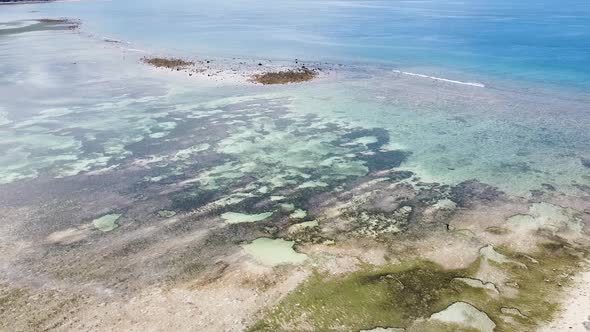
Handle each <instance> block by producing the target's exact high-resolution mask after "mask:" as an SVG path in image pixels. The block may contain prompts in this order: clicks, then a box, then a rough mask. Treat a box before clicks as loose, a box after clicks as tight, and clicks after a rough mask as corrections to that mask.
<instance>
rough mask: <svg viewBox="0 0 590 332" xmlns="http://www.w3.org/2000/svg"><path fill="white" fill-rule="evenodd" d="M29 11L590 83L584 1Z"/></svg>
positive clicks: (154, 35)
mask: <svg viewBox="0 0 590 332" xmlns="http://www.w3.org/2000/svg"><path fill="white" fill-rule="evenodd" d="M32 10H33V11H37V12H36V13H27V12H28V11H32ZM25 14H26V15H29V16H30V15H38V16H41V17H43V16H58V17H61V16H66V17H76V18H80V19H81V20H83V22H84V30H85V31H88V32H92V33H97V34H99V35H106V36H109V37H113V38H118V39H122V40H127V41H131V42H133V43H135V44H136V45H138V46H140V47H143V48H146V49H150V50H167V51H170V50H174V51H175V52H177V53H185V54H201V55H208V56H228V55H231V56H250V57H262V58H284V59H293V58H303V59H307V60H329V61H345V62H346V61H347V62H352V61H359V62H364V63H366V62H373V63H377V62H379V63H388V64H392V65H396V66H400V67H402V68H403V67H413V66H419V67H425V66H430V67H433V68H431V74H432V73H436V72H440V71H443V69H442V68H444V70H450V69H454V70H459V71H461V72H463V74H464V75H466V76H470V77H478V78H479V77H482V76H484V77H485V76H486V75H493V76H494V77H499V78H502V79H513V80H518V81H521V80H523V81H531V82H537V83H551V84H554V85H561V86H570V87H577V88H580V89H588V88H590V85H589V84H590V69H589V68H590V56H589V54H590V3H588V2H587V1H583V0H565V1H559V2H555V1H548V0H524V1H518V2H514V1H510V0H498V1H487V0H475V1H468V2H463V1H443V0H432V1H417V0H415V1H384V0H366V1H357V0H325V1H312V0H287V1H280V2H276V1H269V0H262V1H254V0H246V1H227V0H225V1H204V0H197V1H193V0H190V1H189V0H181V1H175V2H174V3H173V4H171V3H170V2H168V1H149V2H145V1H138V0H128V1H92V0H91V1H80V2H64V3H53V4H49V5H30V6H22V7H14V6H13V7H6V6H5V7H3V8H2V9H1V11H0V17H10V16H11V15H14V16H18V17H22V16H23V15H25Z"/></svg>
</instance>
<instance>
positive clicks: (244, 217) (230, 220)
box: [221, 212, 272, 224]
mask: <svg viewBox="0 0 590 332" xmlns="http://www.w3.org/2000/svg"><path fill="white" fill-rule="evenodd" d="M271 215H272V212H263V213H258V214H246V213H238V212H226V213H224V214H222V215H221V218H223V219H224V220H225V223H226V224H239V223H243V222H256V221H261V220H264V219H266V218H268V217H270V216H271Z"/></svg>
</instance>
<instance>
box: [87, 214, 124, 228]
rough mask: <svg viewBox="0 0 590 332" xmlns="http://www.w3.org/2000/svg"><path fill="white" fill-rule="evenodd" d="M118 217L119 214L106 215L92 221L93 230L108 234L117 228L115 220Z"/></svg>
mask: <svg viewBox="0 0 590 332" xmlns="http://www.w3.org/2000/svg"><path fill="white" fill-rule="evenodd" d="M120 217H121V215H120V214H115V213H113V214H107V215H104V216H102V217H100V218H97V219H94V220H93V221H92V225H94V228H96V229H98V230H99V231H101V232H110V231H112V230H113V229H115V228H117V227H119V225H117V220H119V218H120Z"/></svg>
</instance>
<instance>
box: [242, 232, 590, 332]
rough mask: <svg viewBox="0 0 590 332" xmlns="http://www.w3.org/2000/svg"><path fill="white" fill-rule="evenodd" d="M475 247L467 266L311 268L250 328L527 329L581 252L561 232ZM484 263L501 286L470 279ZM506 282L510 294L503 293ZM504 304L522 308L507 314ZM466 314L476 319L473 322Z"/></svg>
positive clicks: (552, 306)
mask: <svg viewBox="0 0 590 332" xmlns="http://www.w3.org/2000/svg"><path fill="white" fill-rule="evenodd" d="M482 249H483V250H482V251H483V253H482V255H481V258H480V259H478V260H476V261H475V262H474V263H473V264H472V265H471V266H469V267H468V268H466V269H457V270H444V269H443V268H441V267H440V266H438V265H436V264H434V263H432V262H428V261H414V262H406V263H402V264H399V265H390V266H384V267H378V268H376V267H364V268H362V269H361V270H359V271H356V272H353V273H350V274H348V275H339V276H332V275H324V274H321V273H319V272H315V273H314V274H313V275H312V276H311V277H310V279H308V280H307V281H306V282H304V283H303V284H302V285H301V286H299V287H298V288H297V289H296V290H295V291H293V292H292V293H291V294H289V295H288V296H287V297H285V299H283V301H282V302H281V303H279V305H277V306H276V307H275V308H272V309H269V310H268V311H266V312H265V313H264V315H263V319H261V320H260V321H258V322H257V323H256V324H255V325H253V326H251V327H250V329H249V330H250V331H300V330H301V331H333V330H346V331H356V330H363V329H372V328H374V327H378V326H384V327H386V326H391V327H401V328H406V329H407V331H421V332H424V331H481V330H486V331H491V330H493V331H496V332H501V331H532V330H535V329H536V328H538V326H540V325H541V324H543V323H546V322H548V321H549V320H551V318H552V317H553V316H554V314H555V313H556V311H557V309H558V300H559V298H558V294H559V292H560V290H562V287H564V286H566V285H567V284H568V283H569V282H570V280H571V276H573V275H574V274H575V273H577V272H579V271H580V269H581V267H580V266H579V263H580V262H581V260H582V259H583V257H584V255H585V252H584V251H582V250H581V249H579V248H575V247H573V246H571V245H569V244H568V243H567V242H565V241H564V240H561V239H560V238H552V239H551V241H550V242H546V243H544V244H542V245H539V247H538V250H536V251H535V252H533V253H527V254H523V253H519V252H514V251H510V250H508V249H506V248H503V247H498V248H493V247H491V246H485V247H483V248H482ZM484 262H487V264H491V265H493V266H494V268H496V269H499V271H501V273H503V274H505V275H506V277H507V279H506V280H505V282H504V283H503V284H501V285H494V284H492V283H490V282H489V281H486V280H485V275H484V276H482V278H484V279H476V278H475V277H474V275H475V274H476V272H477V271H478V270H479V269H480V267H481V266H483V265H482V264H483V263H484ZM507 286H509V287H511V288H513V289H515V292H514V293H510V292H509V293H504V289H505V287H507ZM457 303H460V304H457ZM463 303H464V304H463ZM453 305H455V306H454V307H453ZM449 308H450V309H452V310H450V311H448V309H449ZM502 308H504V310H502ZM505 308H511V310H512V311H514V312H516V311H517V312H518V313H521V314H519V315H508V316H507V314H506V312H507V311H506V309H505ZM445 310H447V311H445ZM476 310H477V311H476ZM437 313H438V314H437ZM471 316H474V317H479V319H478V321H479V322H478V323H477V324H476V325H477V326H476V325H473V324H475V323H473V321H472V320H470V319H469V317H471ZM441 318H442V319H441ZM463 320H465V321H463Z"/></svg>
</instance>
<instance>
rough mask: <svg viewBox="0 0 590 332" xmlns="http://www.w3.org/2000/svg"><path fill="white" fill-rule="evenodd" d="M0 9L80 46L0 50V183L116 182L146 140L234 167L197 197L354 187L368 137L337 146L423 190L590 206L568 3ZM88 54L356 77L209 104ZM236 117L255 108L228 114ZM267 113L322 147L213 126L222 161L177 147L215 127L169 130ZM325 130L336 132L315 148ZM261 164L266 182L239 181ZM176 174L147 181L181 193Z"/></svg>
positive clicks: (124, 63) (40, 42)
mask: <svg viewBox="0 0 590 332" xmlns="http://www.w3.org/2000/svg"><path fill="white" fill-rule="evenodd" d="M0 9H1V10H2V11H1V12H0V18H2V19H3V20H4V21H9V20H14V19H24V18H32V17H73V18H80V19H81V20H82V21H83V28H82V31H83V33H82V34H76V33H63V32H59V33H52V32H34V33H26V34H20V35H9V36H0V49H1V50H2V51H3V52H2V53H1V54H0V58H1V60H2V61H0V72H1V73H2V74H3V75H2V76H1V77H0V87H1V88H2V89H1V90H0V97H1V100H2V103H1V104H0V139H1V140H2V147H3V149H4V151H5V152H6V153H4V154H3V155H1V156H0V165H1V166H2V170H1V171H0V183H5V184H8V183H14V182H18V181H24V180H27V179H35V178H38V177H44V176H51V177H58V178H59V177H68V176H73V175H77V174H86V173H88V172H96V171H101V172H103V171H108V170H116V169H118V167H119V168H120V167H123V166H121V165H126V164H129V163H132V162H133V160H134V158H137V159H141V160H143V159H145V157H146V153H148V152H150V151H147V152H146V151H138V150H137V149H138V148H137V146H142V144H148V143H145V142H151V141H152V140H161V142H162V143H161V144H163V145H164V146H167V147H168V149H171V150H178V151H177V152H178V153H179V156H185V155H186V156H191V157H190V158H193V159H194V160H197V161H199V157H198V156H199V153H201V152H203V151H210V150H215V151H216V152H217V153H223V154H225V155H230V156H232V157H233V158H236V160H238V161H239V162H234V163H230V164H223V163H222V164H220V165H217V166H216V167H217V168H215V167H214V168H212V169H210V170H208V171H207V172H206V173H204V174H201V180H199V181H201V182H202V184H204V185H205V182H206V181H212V182H211V183H215V182H216V181H217V182H219V181H222V182H223V181H226V182H227V181H235V179H236V178H239V174H242V175H243V174H250V173H255V174H258V175H259V176H260V177H261V178H262V179H264V181H266V182H264V181H262V180H261V181H262V182H263V183H267V185H268V183H271V184H276V182H277V181H278V182H281V181H288V180H285V179H283V178H281V177H284V176H287V175H285V174H290V173H289V172H293V169H298V168H299V167H302V166H301V165H304V166H305V167H311V166H313V165H320V166H321V167H325V168H326V172H327V174H325V175H323V176H326V177H327V178H330V179H332V180H333V179H335V178H338V177H339V176H340V177H342V176H344V177H347V176H361V175H364V174H365V173H366V172H367V171H368V169H367V167H366V163H365V162H364V161H362V160H366V158H365V157H363V158H365V159H361V160H358V159H354V158H357V157H350V155H354V154H355V153H359V149H360V147H362V146H368V145H370V144H371V140H373V139H377V138H375V137H373V136H372V134H367V136H366V137H364V138H362V140H366V142H365V141H362V140H361V141H359V142H357V143H354V144H357V146H354V144H353V145H352V146H351V145H346V146H344V147H339V146H337V145H334V144H333V142H334V141H335V140H336V137H338V135H341V134H342V133H343V132H346V131H354V130H356V129H358V128H365V129H367V128H369V129H371V130H372V129H374V128H377V129H379V130H383V131H385V132H387V133H388V135H389V142H388V143H387V145H386V146H385V147H384V149H386V150H401V151H404V152H405V153H407V159H406V160H405V161H404V162H403V163H402V165H401V167H402V168H404V169H407V170H411V171H414V172H416V173H417V175H418V176H419V177H420V178H421V179H422V180H424V181H434V182H443V183H458V182H460V181H464V180H469V179H478V180H480V181H483V182H486V183H489V184H492V185H495V186H498V187H500V188H501V189H502V190H505V191H507V192H510V193H512V194H517V195H522V196H527V195H530V194H531V191H532V190H538V189H545V190H547V188H555V189H557V190H559V191H562V192H565V193H569V194H576V195H587V194H588V191H590V187H589V186H590V174H589V170H590V168H588V167H586V166H584V161H585V160H587V159H590V148H589V146H588V142H590V133H589V131H588V130H587V129H588V128H590V111H589V109H588V105H589V100H590V99H589V97H588V93H587V90H585V87H586V86H587V85H588V82H589V74H588V68H590V67H589V66H587V64H588V61H589V59H588V58H587V54H588V53H587V51H588V46H589V45H588V44H589V38H590V37H589V36H588V31H589V29H586V28H587V27H588V24H589V23H588V22H589V21H590V20H587V18H588V17H589V15H588V6H587V5H586V4H585V3H582V2H579V1H578V2H576V1H571V3H568V5H565V4H563V3H562V4H560V5H559V6H558V7H557V5H552V4H548V3H544V2H542V3H541V2H532V1H526V2H522V3H519V4H517V5H515V4H511V5H509V4H508V3H507V2H504V1H499V2H494V3H493V4H490V3H488V2H472V3H470V4H465V3H455V2H450V3H449V2H444V3H443V2H441V1H432V2H424V1H403V2H383V1H370V2H352V1H324V2H311V1H299V2H294V1H287V2H284V3H281V5H277V4H270V3H266V2H248V1H246V2H240V3H239V4H238V3H234V2H231V3H230V2H227V3H226V2H219V3H202V2H198V1H197V2H182V1H181V2H177V3H175V6H170V4H169V3H164V2H163V1H162V2H150V3H149V4H147V5H146V4H145V3H143V4H140V3H139V2H136V1H121V2H102V1H82V2H67V3H52V4H43V5H26V6H4V7H1V8H0ZM97 36H98V37H101V38H102V37H109V38H117V39H122V40H126V41H129V42H130V43H131V46H130V47H131V48H142V49H145V50H148V51H153V52H162V53H165V54H180V55H199V54H205V55H212V56H224V57H227V56H231V55H238V56H241V57H246V58H247V57H253V58H270V59H292V58H294V57H300V58H306V59H311V60H320V59H324V60H330V61H342V62H345V63H347V64H357V67H355V68H356V69H355V70H352V71H346V73H342V74H341V75H340V74H339V75H338V76H337V79H336V80H332V79H330V80H326V81H320V82H314V83H311V84H304V85H290V86H280V87H265V88H261V87H253V86H250V87H247V86H242V87H224V88H218V87H213V86H209V85H207V84H206V83H202V82H200V83H198V82H186V81H182V82H179V81H176V80H173V79H169V78H167V77H166V76H165V75H164V76H162V75H156V74H154V73H153V72H152V71H151V70H150V68H146V67H144V66H139V65H137V59H138V57H139V56H141V53H137V52H131V51H129V50H126V49H125V48H120V47H119V46H118V45H112V44H109V43H105V42H104V41H102V39H101V38H95V37H97ZM73 64H75V65H73ZM392 69H396V70H402V71H408V72H414V73H421V74H425V75H435V76H439V77H445V78H448V79H451V80H461V81H474V82H481V83H482V84H484V85H485V87H480V86H470V85H461V84H455V83H449V82H442V81H436V80H432V79H429V78H424V77H416V76H409V75H404V74H400V73H398V72H394V71H393V70H392ZM258 99H260V103H258V102H252V101H251V100H258ZM244 100H246V101H250V103H254V104H253V105H254V106H252V105H250V104H248V105H245V106H244V105H242V104H241V103H242V102H243V101H244ZM277 104H280V105H281V106H280V107H279V108H280V109H281V110H283V109H286V110H288V114H287V115H284V116H285V119H284V120H282V121H287V122H289V121H295V120H292V118H293V117H294V118H295V119H297V120H296V123H299V122H301V123H306V122H305V121H303V120H302V119H306V118H307V117H313V119H314V120H313V122H314V124H313V126H312V127H310V128H312V129H313V128H316V127H317V128H316V129H314V130H318V133H317V134H313V132H306V134H305V135H303V136H301V135H300V136H298V134H297V133H298V131H297V130H295V129H294V132H293V133H289V134H286V133H284V132H282V129H281V125H279V124H278V123H274V122H272V121H271V122H270V123H267V122H258V121H254V123H252V124H250V125H247V126H245V127H240V121H239V120H235V121H234V120H231V117H232V115H229V114H228V115H227V116H228V117H227V118H226V119H225V120H224V121H227V123H226V125H227V128H230V129H231V130H234V131H235V132H234V135H233V136H232V137H228V138H227V139H226V140H225V141H223V142H226V143H223V144H222V143H219V144H220V145H215V144H213V143H211V144H209V143H207V144H200V145H198V146H192V147H184V146H182V145H181V144H180V143H174V142H181V141H182V135H189V136H190V137H193V136H194V135H198V133H199V131H200V130H201V131H203V130H204V131H205V132H207V130H210V128H211V127H215V126H214V124H216V123H218V121H220V120H219V119H218V120H213V122H211V123H207V120H203V124H202V127H199V128H195V129H194V132H192V131H188V132H186V129H184V127H183V126H186V123H187V122H190V123H192V121H194V120H191V119H194V118H196V117H197V115H194V114H192V115H191V114H189V115H187V114H185V113H186V112H189V113H190V112H196V111H197V110H199V109H201V108H203V107H205V109H207V110H208V112H209V111H210V112H215V111H216V110H215V109H214V108H215V107H222V108H224V109H225V108H228V109H231V110H235V109H240V108H241V107H244V112H251V111H253V112H255V113H260V112H262V113H265V112H266V111H268V110H274V109H275V108H276V107H278V106H277ZM204 105H205V106H204ZM265 107H267V108H268V109H265ZM178 112H180V114H176V113H178ZM175 114H176V115H175ZM261 121H262V120H261ZM265 121H266V120H265ZM297 121H299V122H297ZM306 121H307V120H306ZM309 121H311V120H309ZM336 124H338V125H337V126H338V128H339V129H338V131H337V132H330V131H327V130H326V128H331V126H336ZM308 125H309V123H308ZM251 126H254V127H251ZM175 128H183V129H182V130H177V129H175ZM253 128H254V129H253ZM355 128H356V129H355ZM260 132H266V135H264V136H263V137H261V136H260ZM168 135H172V136H174V137H171V136H168ZM175 135H176V136H175ZM363 142H364V143H363ZM367 142H368V143H367ZM352 143H353V142H351V144H352ZM150 144H151V143H150ZM347 144H348V143H347ZM148 145H149V144H148ZM233 145H235V147H233V148H232V146H233ZM143 149H144V150H145V149H147V148H145V147H144V148H143ZM187 149H188V150H187ZM148 150H149V149H148ZM349 150H350V151H349ZM365 152H366V151H365ZM173 155H174V154H173ZM334 155H336V156H339V157H338V158H337V159H333V158H335V157H334ZM147 156H149V158H152V157H153V158H156V157H157V156H156V155H155V154H147ZM157 158H159V157H157ZM175 158H177V160H176V161H179V160H180V161H182V160H184V159H183V158H180V157H175ZM347 158H348V159H347ZM185 159H186V158H185ZM349 159H350V160H349ZM335 160H337V162H335ZM261 161H263V162H262V163H263V164H264V166H260V165H258V166H253V165H257V164H258V163H260V162H261ZM140 162H145V160H143V161H140ZM190 165H191V164H190V163H188V164H186V165H184V166H177V167H176V168H167V169H165V171H164V170H163V171H162V172H161V173H154V174H152V176H151V178H149V179H148V180H149V181H155V182H158V181H160V180H162V179H165V178H167V177H178V176H180V175H181V174H183V172H187V169H188V168H190V167H192V166H190ZM272 165H282V166H281V167H278V168H276V167H274V166H272ZM193 166H194V165H193ZM285 172H286V173H285ZM228 174H229V175H228ZM216 176H217V177H220V178H221V180H219V179H218V180H215V179H214V178H215V177H216ZM231 176H235V178H231ZM288 176H292V174H291V175H288ZM288 176H287V177H288ZM232 179H233V180H232ZM203 181H205V182H203ZM326 181H327V180H326ZM307 182H309V183H311V185H314V186H316V185H317V186H320V187H321V186H322V185H323V184H324V183H325V181H324V180H322V179H321V178H319V179H313V181H311V180H310V181H307ZM282 184H284V183H282ZM287 184H288V183H287ZM206 185H208V186H212V185H210V183H207V184H206ZM261 185H262V184H261ZM290 185H293V184H292V183H291V184H290ZM301 185H303V184H301ZM305 185H308V184H305ZM213 187H214V186H213Z"/></svg>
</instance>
